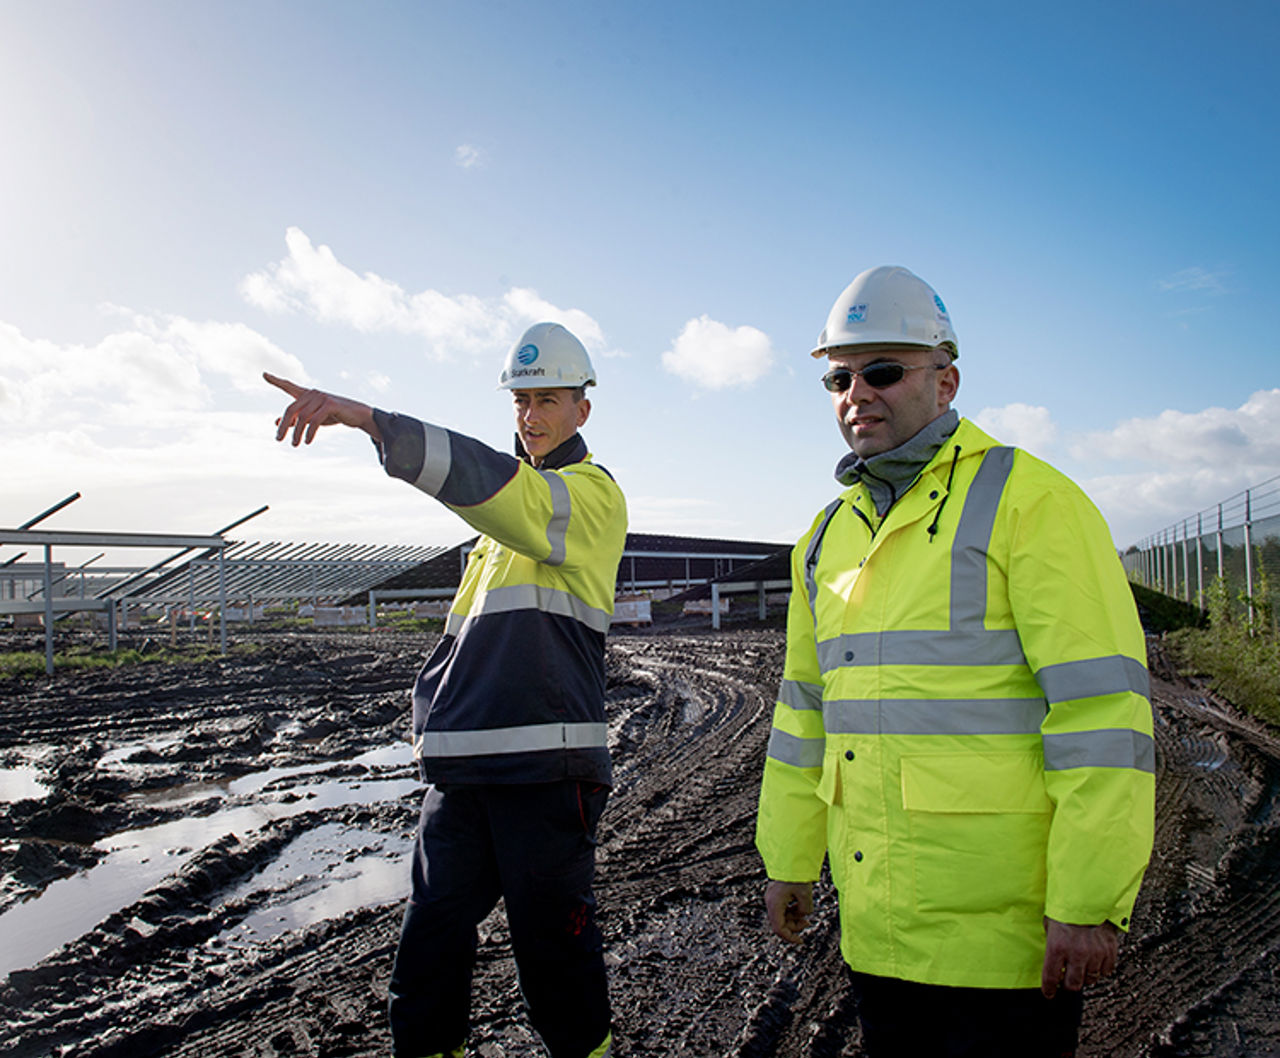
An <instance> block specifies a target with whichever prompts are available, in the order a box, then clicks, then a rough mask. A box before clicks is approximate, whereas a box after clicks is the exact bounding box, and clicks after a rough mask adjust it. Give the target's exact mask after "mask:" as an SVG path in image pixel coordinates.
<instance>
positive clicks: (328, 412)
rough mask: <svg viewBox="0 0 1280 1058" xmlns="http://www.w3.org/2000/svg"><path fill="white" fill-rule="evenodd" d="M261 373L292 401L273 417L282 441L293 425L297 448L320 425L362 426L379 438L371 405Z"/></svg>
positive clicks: (309, 439) (310, 437) (357, 427)
mask: <svg viewBox="0 0 1280 1058" xmlns="http://www.w3.org/2000/svg"><path fill="white" fill-rule="evenodd" d="M262 377H263V378H265V379H266V380H267V381H268V382H270V383H271V384H272V385H273V386H275V387H276V388H277V389H282V390H284V391H285V392H286V393H287V394H289V396H290V397H292V398H293V402H292V403H291V404H290V405H289V406H288V407H287V408H285V410H284V414H283V415H281V416H280V418H278V419H277V420H276V440H277V441H283V440H284V438H285V435H286V434H287V433H288V432H289V430H290V429H291V428H292V430H293V444H294V447H295V448H296V447H297V446H298V444H299V443H300V442H302V441H306V443H307V444H310V443H311V441H312V439H313V438H314V437H315V435H316V431H317V430H318V429H320V427H321V426H339V425H341V426H353V427H355V428H356V429H358V430H363V431H364V432H365V433H367V434H368V435H369V436H370V437H372V438H373V439H374V440H375V441H381V440H382V434H381V431H379V429H378V425H377V423H375V422H374V419H373V409H372V408H371V407H369V405H367V404H361V403H360V402H359V401H358V400H351V399H350V398H349V397H339V396H336V395H334V394H332V393H325V392H323V391H322V390H318V389H307V388H305V387H304V386H299V385H298V384H297V383H296V382H290V381H289V380H288V379H287V378H279V377H277V376H276V375H272V374H269V373H268V372H266V371H264V372H263V373H262Z"/></svg>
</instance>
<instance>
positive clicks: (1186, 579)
mask: <svg viewBox="0 0 1280 1058" xmlns="http://www.w3.org/2000/svg"><path fill="white" fill-rule="evenodd" d="M1190 532H1191V529H1190V519H1187V520H1186V521H1184V522H1183V523H1182V600H1183V602H1185V603H1186V604H1187V605H1188V606H1189V605H1191V565H1190V563H1191V559H1190V543H1189V542H1188V540H1187V537H1188V536H1189V535H1190Z"/></svg>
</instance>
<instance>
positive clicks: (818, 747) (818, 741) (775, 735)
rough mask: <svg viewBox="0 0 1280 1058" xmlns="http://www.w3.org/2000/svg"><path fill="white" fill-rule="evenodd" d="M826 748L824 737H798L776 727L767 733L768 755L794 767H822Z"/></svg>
mask: <svg viewBox="0 0 1280 1058" xmlns="http://www.w3.org/2000/svg"><path fill="white" fill-rule="evenodd" d="M826 748H827V740H826V739H825V738H799V737H797V736H796V735H789V734H787V732H785V731H779V730H778V729H777V728H776V727H775V728H774V729H773V730H772V731H771V732H770V733H769V756H770V757H772V758H773V759H774V760H776V761H781V762H782V763H783V764H790V765H792V766H793V767H796V768H820V767H822V754H823V753H824V752H826Z"/></svg>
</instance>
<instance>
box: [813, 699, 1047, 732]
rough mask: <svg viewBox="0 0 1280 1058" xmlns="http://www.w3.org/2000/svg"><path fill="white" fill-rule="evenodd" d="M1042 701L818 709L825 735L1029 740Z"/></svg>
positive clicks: (902, 702)
mask: <svg viewBox="0 0 1280 1058" xmlns="http://www.w3.org/2000/svg"><path fill="white" fill-rule="evenodd" d="M1047 708H1048V707H1047V704H1046V703H1045V700H1044V699H1043V698H881V699H876V698H840V699H835V700H828V701H826V702H824V703H823V706H822V722H823V727H825V728H826V730H827V734H829V735H1033V734H1037V733H1039V731H1040V725H1041V723H1043V722H1044V717H1045V712H1046V711H1047Z"/></svg>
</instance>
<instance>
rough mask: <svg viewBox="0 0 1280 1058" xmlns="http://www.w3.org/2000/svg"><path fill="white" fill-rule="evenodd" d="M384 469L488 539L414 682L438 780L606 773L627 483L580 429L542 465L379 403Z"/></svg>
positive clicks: (418, 727) (427, 752) (427, 758)
mask: <svg viewBox="0 0 1280 1058" xmlns="http://www.w3.org/2000/svg"><path fill="white" fill-rule="evenodd" d="M374 415H375V419H376V421H377V423H378V426H379V429H380V431H381V433H382V445H381V450H382V458H383V465H384V466H385V468H386V471H387V473H388V474H391V475H393V476H395V477H399V478H403V479H404V480H406V481H409V482H410V483H411V484H413V485H415V486H417V487H418V488H420V489H422V490H423V491H424V492H427V493H429V494H430V495H432V496H434V497H436V499H438V500H440V501H441V502H443V503H444V504H446V505H447V506H448V507H449V508H450V509H451V510H453V511H454V512H455V513H457V514H458V515H459V516H460V517H462V518H463V519H464V520H465V521H466V522H467V523H468V524H470V525H471V526H472V527H474V528H475V529H478V530H479V531H480V532H481V533H482V534H484V535H482V536H481V537H480V539H479V542H478V543H477V544H476V546H475V548H474V549H473V550H472V551H471V554H470V555H469V556H468V558H467V566H466V569H465V570H464V571H463V576H462V583H461V584H460V585H459V587H458V592H457V594H456V595H455V596H454V600H453V605H452V607H451V608H450V611H449V617H448V620H447V622H446V624H445V630H444V635H443V636H441V637H440V640H439V642H438V643H437V644H436V647H435V650H434V651H433V652H432V654H431V656H430V657H429V658H428V659H427V661H426V663H425V664H424V665H423V667H422V670H421V672H419V674H418V679H417V682H416V683H415V685H414V689H413V740H414V756H415V757H416V758H417V759H418V762H419V767H420V771H421V773H422V777H423V779H424V780H425V781H427V782H434V783H446V782H456V783H526V782H550V781H554V780H559V779H577V780H583V781H589V782H597V783H602V784H605V785H608V784H609V782H610V779H611V774H610V764H609V748H608V739H607V726H606V721H605V713H604V693H605V673H604V641H605V634H606V633H607V632H608V630H609V622H610V618H611V616H612V614H613V595H614V581H615V578H616V577H617V573H618V564H619V562H620V561H621V559H622V550H623V546H624V544H625V541H626V535H627V508H626V501H625V500H624V499H623V495H622V490H621V489H619V488H618V486H617V484H616V483H615V482H614V480H613V478H612V477H611V476H610V475H609V473H608V472H607V471H606V470H604V469H603V468H602V467H599V466H597V465H596V464H594V463H592V462H591V458H590V454H589V453H588V451H587V445H586V442H585V441H584V440H583V439H582V436H581V435H580V434H574V435H573V436H572V437H571V438H569V439H568V440H567V441H565V442H564V443H563V444H561V445H560V446H559V447H558V448H556V449H555V451H553V452H551V453H550V454H549V455H548V456H547V457H546V459H544V460H543V463H542V466H541V467H539V468H537V469H535V468H534V467H532V466H531V465H529V463H527V462H524V461H523V460H521V459H517V458H515V457H514V456H510V455H506V454H505V453H502V452H497V451H495V450H494V449H492V448H490V447H488V446H487V445H485V444H482V443H481V442H480V441H477V440H475V439H473V438H470V437H466V436H464V435H462V434H459V433H454V432H453V431H450V430H445V429H443V428H441V427H439V426H433V425H431V424H429V423H423V422H419V421H418V420H416V419H412V418H410V417H408V416H405V415H389V414H387V413H386V412H383V411H375V413H374Z"/></svg>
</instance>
